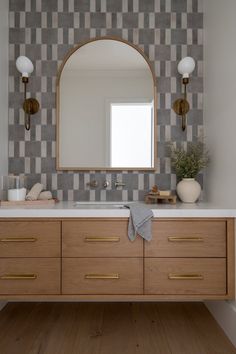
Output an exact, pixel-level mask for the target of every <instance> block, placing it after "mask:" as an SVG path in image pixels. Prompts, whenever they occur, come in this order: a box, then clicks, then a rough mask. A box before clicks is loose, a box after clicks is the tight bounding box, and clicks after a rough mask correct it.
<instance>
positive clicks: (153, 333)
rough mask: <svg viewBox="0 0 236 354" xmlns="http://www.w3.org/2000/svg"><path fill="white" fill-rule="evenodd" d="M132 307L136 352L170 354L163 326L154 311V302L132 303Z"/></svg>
mask: <svg viewBox="0 0 236 354" xmlns="http://www.w3.org/2000/svg"><path fill="white" fill-rule="evenodd" d="M132 307H133V318H134V325H133V326H134V330H135V332H136V337H137V343H138V348H139V351H138V353H148V354H171V353H172V352H171V350H170V347H169V344H168V341H167V338H166V336H165V332H164V329H163V326H162V324H161V322H160V319H159V317H158V316H157V315H156V312H155V311H154V310H155V308H156V304H155V305H153V304H151V303H142V304H139V303H134V304H133V306H132Z"/></svg>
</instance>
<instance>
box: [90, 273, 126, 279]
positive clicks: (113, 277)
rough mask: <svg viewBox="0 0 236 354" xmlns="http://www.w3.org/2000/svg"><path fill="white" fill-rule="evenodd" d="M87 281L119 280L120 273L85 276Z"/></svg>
mask: <svg viewBox="0 0 236 354" xmlns="http://www.w3.org/2000/svg"><path fill="white" fill-rule="evenodd" d="M84 278H85V279H119V278H120V276H119V274H118V273H110V274H85V276H84Z"/></svg>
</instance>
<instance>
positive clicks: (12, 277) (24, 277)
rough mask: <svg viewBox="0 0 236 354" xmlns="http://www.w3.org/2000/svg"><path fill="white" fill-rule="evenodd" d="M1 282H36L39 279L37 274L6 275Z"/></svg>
mask: <svg viewBox="0 0 236 354" xmlns="http://www.w3.org/2000/svg"><path fill="white" fill-rule="evenodd" d="M0 279H1V280H34V279H37V275H36V274H4V275H2V276H1V277H0Z"/></svg>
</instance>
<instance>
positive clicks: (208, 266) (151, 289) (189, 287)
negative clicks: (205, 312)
mask: <svg viewBox="0 0 236 354" xmlns="http://www.w3.org/2000/svg"><path fill="white" fill-rule="evenodd" d="M170 274H177V275H186V274H187V275H202V277H203V279H200V280H196V279H195V280H191V279H190V280H186V279H184V280H179V279H176V280H170V279H169V275H170ZM144 288H145V294H163V295H164V294H185V295H187V294H222V295H223V294H226V259H225V258H211V259H208V258H193V259H188V258H146V259H145V285H144Z"/></svg>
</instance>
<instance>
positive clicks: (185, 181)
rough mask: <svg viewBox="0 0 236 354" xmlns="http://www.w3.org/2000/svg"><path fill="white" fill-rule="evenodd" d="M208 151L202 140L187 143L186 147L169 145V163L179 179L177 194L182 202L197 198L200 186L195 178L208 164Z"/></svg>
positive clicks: (190, 201) (193, 200)
mask: <svg viewBox="0 0 236 354" xmlns="http://www.w3.org/2000/svg"><path fill="white" fill-rule="evenodd" d="M208 163H209V153H208V151H207V150H206V147H205V144H204V142H202V141H200V140H199V141H197V142H196V143H193V142H191V143H188V144H187V148H184V147H183V146H181V147H180V148H177V147H175V146H174V145H171V164H172V166H173V167H174V170H175V173H176V175H177V177H178V178H181V181H180V182H179V183H178V184H177V188H176V190H177V194H178V196H179V198H180V199H181V200H182V202H184V203H194V202H196V200H197V199H198V198H199V196H200V193H201V186H200V184H199V183H198V182H197V181H196V180H195V177H196V176H197V174H198V173H199V172H200V171H201V170H202V169H203V168H204V167H206V166H207V165H208Z"/></svg>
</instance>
